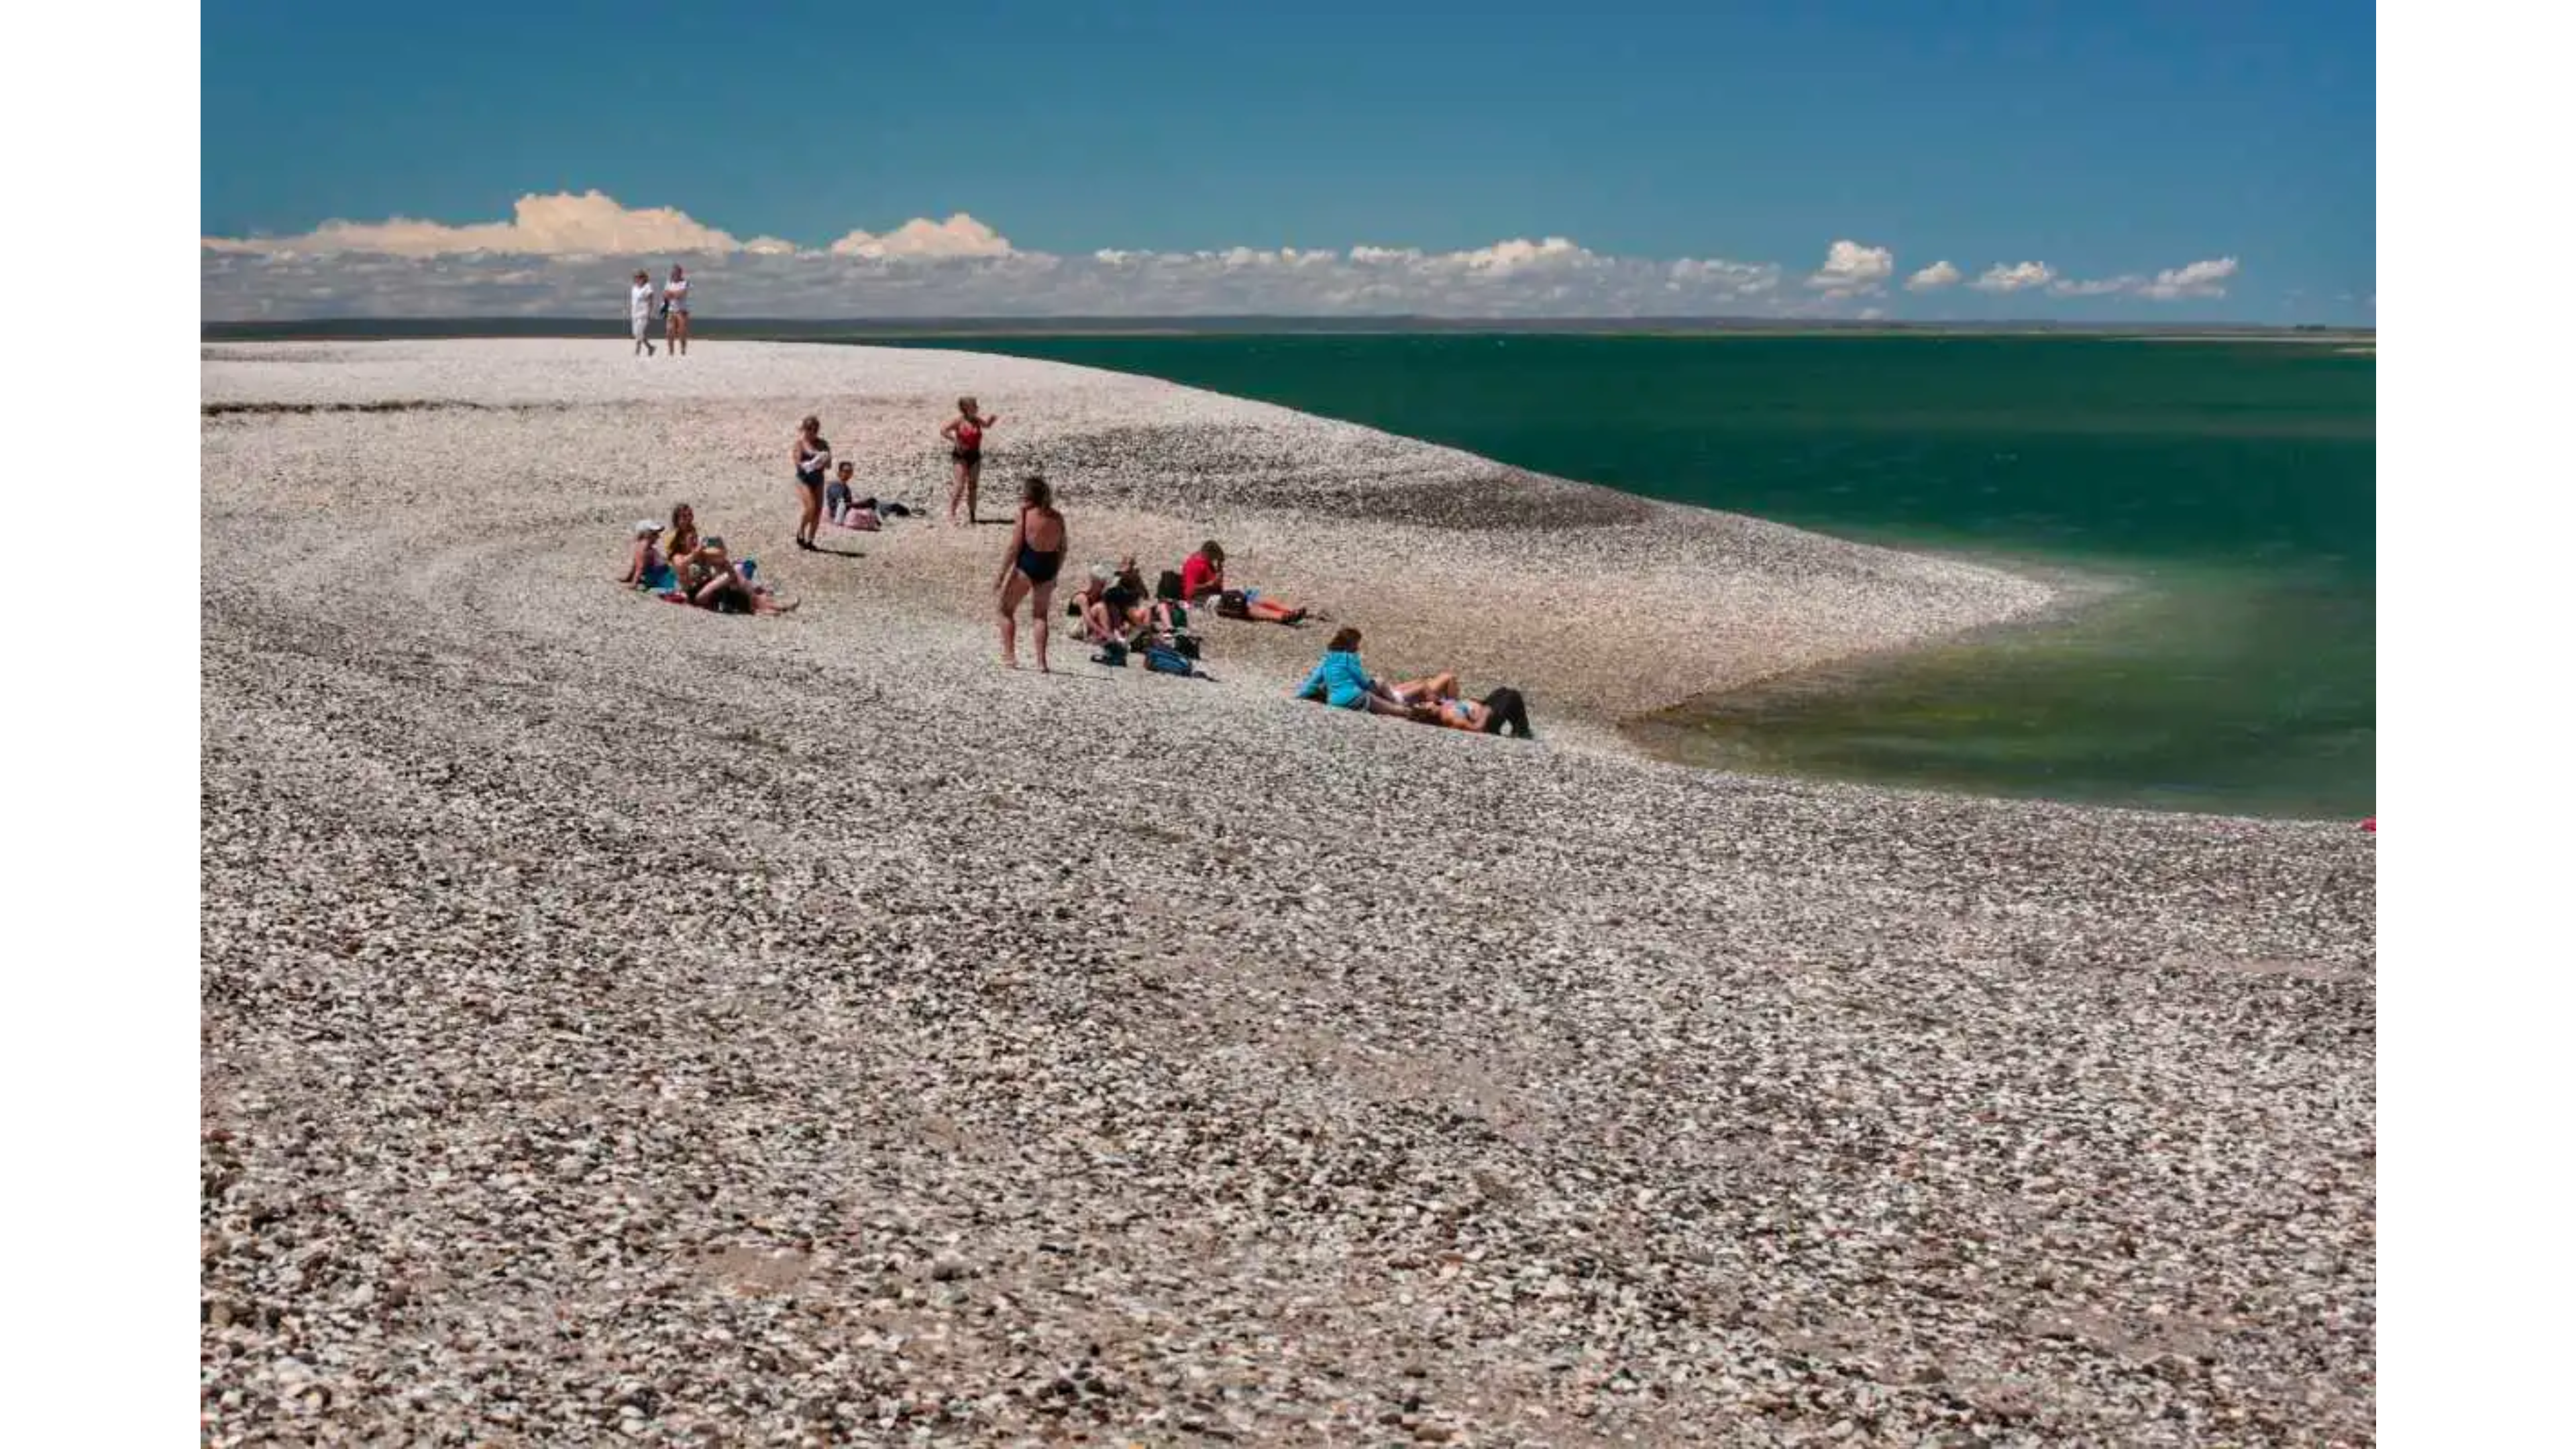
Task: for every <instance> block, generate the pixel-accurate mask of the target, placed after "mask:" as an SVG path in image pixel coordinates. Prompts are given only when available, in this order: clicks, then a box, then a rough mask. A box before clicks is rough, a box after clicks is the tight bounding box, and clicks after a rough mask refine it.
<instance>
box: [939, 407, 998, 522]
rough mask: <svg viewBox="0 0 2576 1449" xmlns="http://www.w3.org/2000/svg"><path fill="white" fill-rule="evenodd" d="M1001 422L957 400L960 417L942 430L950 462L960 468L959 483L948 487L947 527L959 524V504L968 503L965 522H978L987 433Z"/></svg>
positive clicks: (958, 415)
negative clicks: (978, 489) (977, 503)
mask: <svg viewBox="0 0 2576 1449" xmlns="http://www.w3.org/2000/svg"><path fill="white" fill-rule="evenodd" d="M1001 420H1002V418H1001V415H1000V414H999V413H996V414H994V415H993V416H991V417H989V418H988V417H983V416H980V415H979V413H978V410H977V409H976V406H975V400H974V399H973V398H971V397H961V398H959V399H958V400H957V416H955V417H953V418H950V419H949V420H948V422H947V425H946V426H944V427H942V428H941V429H940V430H939V436H941V437H943V438H946V439H947V440H948V457H949V460H950V461H951V462H953V463H955V464H956V465H957V479H956V481H955V482H953V483H951V484H949V485H948V523H949V526H950V527H952V528H953V527H955V526H956V523H957V501H958V500H959V499H961V498H962V499H964V500H966V521H967V522H968V523H969V524H972V523H973V522H974V521H975V484H976V482H977V481H978V480H979V479H981V478H982V477H983V476H984V430H985V429H986V428H989V427H991V426H992V425H993V424H995V423H998V422H1000V421H1001Z"/></svg>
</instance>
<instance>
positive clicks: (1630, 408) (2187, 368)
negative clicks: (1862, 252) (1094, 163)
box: [969, 335, 2377, 816]
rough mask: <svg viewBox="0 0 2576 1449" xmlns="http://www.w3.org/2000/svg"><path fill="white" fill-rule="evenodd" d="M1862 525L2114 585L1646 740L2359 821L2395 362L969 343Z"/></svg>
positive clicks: (1715, 502)
mask: <svg viewBox="0 0 2576 1449" xmlns="http://www.w3.org/2000/svg"><path fill="white" fill-rule="evenodd" d="M969 345H972V346H974V347H975V348H977V349H978V350H991V351H1001V352H1012V353H1018V354H1022V355H1025V356H1032V357H1046V358H1055V359H1059V360H1063V361H1067V362H1077V363H1084V364H1088V365H1091V366H1096V367H1108V368H1116V369H1119V370H1122V371H1129V372H1139V373H1146V374H1150V375H1152V376H1155V377H1163V378H1170V379H1172V380H1175V381H1178V382H1184V383H1188V384H1191V385H1194V386H1198V387H1206V388H1212V389H1215V390H1217V391H1220V392H1227V393H1235V394H1239V395H1242V396H1246V397H1254V398H1260V399H1263V400H1266V401H1270V402H1276V403H1281V404H1285V405H1287V406H1290V407H1296V408H1302V409H1306V410H1308V411H1312V412H1318V413H1323V414H1327V415H1329V416H1333V417H1340V418H1347V419H1350V420H1353V421H1356V422H1362V423H1367V424H1370V425H1372V426H1376V427H1382V428H1385V429H1387V430H1389V431H1392V432H1397V433H1402V434H1406V435H1408V436H1412V437H1419V438H1429V439H1432V440H1435V441H1438V442H1443V443H1449V444H1453V445H1456V446H1459V447H1463V448H1467V449H1470V450H1472V451H1475V452H1478V453H1482V454H1485V455H1487V456H1489V457H1493V458H1497V459H1501V460H1503V461H1506V462H1510V463H1515V464H1519V465H1521V466H1523V467H1527V468H1532V469H1536V470H1539V471H1542V472H1547V473H1555V474H1559V475H1562V476H1565V477H1569V478H1579V479H1583V480H1586V481H1589V482H1594V483H1603V484H1607V485H1610V486H1612V487H1616V488H1623V489H1628V490H1631V491H1633V492H1637V493H1643V494H1650V495H1652V496H1655V497H1659V498H1669V499H1674V500H1678V501H1682V502H1688V503H1698V504H1706V505H1709V506H1712V507H1718V508H1727V509H1734V510H1737V511H1740V512H1745V513H1752V514H1757V515H1760V516H1762V517H1766V518H1775V519H1779V520H1781V521H1783V522H1788V523H1794V524H1798V525H1801V526H1804V527H1808V528H1814V529H1819V530H1822V531H1825V532H1829V533H1836V534H1841V535H1844V536H1847V537H1855V538H1864V539H1870V540H1873V541H1878V542H1888V543H1896V544H1903V545H1909V546H1915V547H1925V546H1929V547H1935V548H1944V549H1953V550H1959V551H1964V552H1970V553H1976V554H1982V555H1988V556H1994V557H1998V558H2002V559H2006V560H2017V561H2020V562H2023V563H2025V564H2028V565H2031V566H2035V567H2043V568H2044V567H2051V566H2071V567H2074V568H2077V569H2080V570H2083V571H2086V572H2090V573H2095V574H2109V575H2114V576H2117V577H2118V578H2121V579H2123V580H2126V581H2129V582H2131V583H2132V584H2134V586H2135V587H2134V589H2133V590H2132V591H2131V592H2129V593H2127V594H2125V595H2123V596H2121V597H2119V598H2116V599H2114V600H2112V601H2109V602H2106V603H2103V604H2100V605H2097V606H2095V607H2093V608H2090V609H2088V610H2085V611H2082V612H2080V613H2078V614H2077V615H2075V616H2074V617H2072V618H2070V619H2066V620H2062V621H2056V622H2051V623H2048V624H2044V625H2040V626H2037V627H2031V628H2023V629H2014V630H2006V631H1998V632H1996V633H1994V634H1992V635H1989V636H1986V637H1983V638H1980V639H1977V640H1974V641H1971V642H1968V643H1966V644H1962V645H1957V646H1946V647H1941V648H1936V649H1932V650H1928V651H1919V652H1913V653H1908V654H1904V655H1899V656H1895V657H1892V658H1888V659H1883V660H1873V661H1862V662H1860V663H1856V664H1850V665H1843V666H1837V667H1834V668H1830V669H1827V670H1823V671H1819V672H1817V673H1815V674H1812V675H1808V676H1804V677H1801V678H1798V679H1794V680H1790V681H1786V682H1784V683H1781V684H1778V685H1774V686H1766V687H1764V688H1761V689H1758V690H1754V691H1750V692H1741V693H1737V694H1733V695H1728V696H1725V697H1723V698H1720V699H1717V700H1711V701H1699V702H1696V703H1695V704H1694V705H1693V706H1692V707H1690V708H1688V709H1685V710H1682V711H1679V712H1677V713H1676V715H1675V716H1674V717H1672V718H1670V719H1667V720H1664V721H1659V722H1655V723H1652V724H1649V725H1645V726H1641V727H1640V729H1639V735H1640V737H1641V739H1644V740H1645V741H1646V742H1648V743H1650V744H1652V745H1653V746H1654V747H1656V748H1658V749H1661V750H1664V751H1666V752H1668V753H1671V754H1674V755H1677V756H1679V757H1683V758H1690V759H1697V760H1702V761H1706V762H1710V763H1719V764H1726V765H1730V766H1734V767H1738V768H1756V769H1768V770H1780V771H1789V772H1795V773H1801V774H1818V775H1827V776H1835V777H1842V778H1853V779H1867V780H1876V781H1890V782H1903V783H1914V784H1928V785H1936V786H1943V787H1953V788H1963V789H1972V790H1979V791H1986V792H1991V793H2001V794H2022V795H2039V796H2048V797H2053V798H2060V799H2078V800H2092V801H2117V802H2126V803H2132V804H2143V805H2151V806H2158V807H2171V808H2188V809H2203V810H2219V811H2228V812H2242V813H2258V814H2287V815H2328V816H2340V815H2357V814H2363V813H2368V812H2369V811H2370V810H2371V808H2372V784H2373V778H2374V768H2375V761H2374V751H2373V740H2374V729H2375V720H2376V704H2375V697H2374V694H2375V644H2374V633H2375V597H2374V573H2375V567H2376V527H2377V524H2376V509H2375V499H2374V491H2375V470H2376V451H2377V443H2376V426H2377V422H2376V415H2377V407H2376V363H2375V362H2374V361H2373V360H2372V359H2371V358H2369V357H2363V356H2351V355H2345V354H2341V353H2338V352H2336V351H2335V350H2334V349H2332V348H2330V347H2312V346H2300V345H2288V344H2277V343H2212V344H2198V343H2177V342H2141V341H2126V340H2101V339H2089V338H1975V337H1652V336H1621V337H1565V336H1528V335H1517V336H1418V335H1417V336H1405V335H1382V336H1320V337H1316V336H1308V337H1244V336H1210V337H1079V338H1077V337H1055V338H980V337H979V338H976V339H975V340H974V341H973V342H972V343H971V344H969Z"/></svg>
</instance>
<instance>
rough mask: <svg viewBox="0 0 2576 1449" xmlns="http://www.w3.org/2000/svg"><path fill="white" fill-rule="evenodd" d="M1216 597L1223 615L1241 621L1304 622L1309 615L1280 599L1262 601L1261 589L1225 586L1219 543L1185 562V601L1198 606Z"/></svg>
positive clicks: (1211, 542) (1209, 544)
mask: <svg viewBox="0 0 2576 1449" xmlns="http://www.w3.org/2000/svg"><path fill="white" fill-rule="evenodd" d="M1211 595H1213V596H1214V597H1215V598H1216V601H1217V605H1216V611H1217V613H1218V614H1219V615H1221V616H1224V615H1230V616H1232V617H1234V618H1238V619H1261V620H1265V621H1267V622H1269V623H1273V624H1296V623H1302V622H1304V620H1305V618H1306V611H1305V610H1304V609H1292V608H1290V607H1289V606H1287V605H1286V604H1283V603H1280V602H1279V601H1278V600H1276V599H1265V598H1263V597H1261V591H1260V590H1259V589H1230V588H1227V587H1226V584H1225V549H1224V547H1223V546H1221V545H1220V544H1218V543H1217V541H1216V540H1215V539H1212V538H1211V539H1209V540H1208V541H1207V542H1205V543H1202V544H1200V545H1199V551H1198V552H1196V553H1194V554H1191V555H1190V556H1189V557H1188V558H1185V559H1183V560H1181V601H1182V602H1183V603H1188V604H1195V603H1198V602H1199V601H1200V600H1202V599H1205V598H1208V597H1209V596H1211Z"/></svg>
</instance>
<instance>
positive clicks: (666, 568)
mask: <svg viewBox="0 0 2576 1449" xmlns="http://www.w3.org/2000/svg"><path fill="white" fill-rule="evenodd" d="M617 581H618V582H619V583H621V584H624V585H626V586H627V587H628V588H630V589H643V590H646V591H647V592H650V593H656V594H667V593H669V592H670V591H671V590H672V589H674V588H676V587H678V586H679V582H680V579H679V575H678V574H677V573H675V572H673V571H672V568H671V560H670V558H669V556H668V555H666V554H664V553H663V552H662V525H660V524H658V523H656V522H654V521H653V520H652V519H649V518H639V519H637V520H635V546H634V548H633V549H631V550H630V551H628V553H627V555H626V572H625V574H624V575H623V576H621V577H620V578H619V579H618V580H617Z"/></svg>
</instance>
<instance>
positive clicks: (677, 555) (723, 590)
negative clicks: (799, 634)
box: [617, 503, 796, 614]
mask: <svg viewBox="0 0 2576 1449" xmlns="http://www.w3.org/2000/svg"><path fill="white" fill-rule="evenodd" d="M759 572H760V566H759V565H758V564H757V563H755V562H753V561H752V560H750V559H748V558H744V559H737V558H735V557H734V556H733V554H732V552H731V551H730V550H728V549H727V548H726V547H725V541H724V540H723V539H722V538H720V537H718V536H716V535H714V534H700V533H699V532H698V515H697V513H696V511H695V510H693V509H691V508H690V507H689V505H687V504H685V503H682V504H678V505H675V506H674V507H673V508H672V509H671V524H670V527H669V528H668V529H667V530H665V529H664V528H663V526H662V525H661V524H659V523H656V522H654V521H653V520H652V519H649V518H639V519H637V520H636V521H635V528H634V544H633V546H632V547H631V548H629V549H628V551H627V555H626V572H625V573H624V574H623V575H621V576H620V577H619V578H618V580H617V581H618V582H619V583H621V584H624V585H626V586H627V587H629V588H633V589H641V590H643V591H644V592H646V593H650V594H658V595H660V596H661V597H663V598H665V599H669V600H670V601H671V602H673V603H675V604H695V605H697V606H698V607H699V608H701V609H713V610H715V611H716V612H718V613H722V614H784V613H786V612H788V611H789V610H791V609H794V608H795V607H796V601H795V600H794V599H787V598H781V597H779V595H778V594H776V593H775V592H773V591H772V590H771V589H770V587H769V586H768V585H767V584H764V583H761V582H759V581H758V578H757V575H758V574H759Z"/></svg>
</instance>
